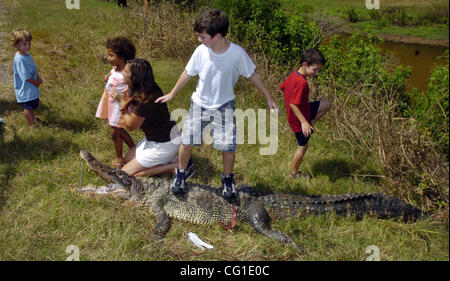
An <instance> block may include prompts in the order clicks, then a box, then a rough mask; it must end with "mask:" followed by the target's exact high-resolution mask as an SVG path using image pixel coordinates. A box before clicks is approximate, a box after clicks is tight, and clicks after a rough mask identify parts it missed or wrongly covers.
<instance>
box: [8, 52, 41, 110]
mask: <svg viewBox="0 0 450 281" xmlns="http://www.w3.org/2000/svg"><path fill="white" fill-rule="evenodd" d="M27 55H28V56H23V55H21V54H20V53H19V52H17V53H16V55H15V56H14V90H15V92H16V99H17V102H18V103H22V102H27V101H32V100H35V99H37V98H38V97H39V95H40V94H41V92H40V91H39V89H38V88H37V87H36V86H34V85H33V84H31V83H30V82H28V81H27V80H28V79H30V78H33V79H34V80H38V70H37V67H36V64H35V63H34V60H33V57H32V56H31V55H30V54H29V53H27Z"/></svg>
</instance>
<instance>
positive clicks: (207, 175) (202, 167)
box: [193, 157, 216, 183]
mask: <svg viewBox="0 0 450 281" xmlns="http://www.w3.org/2000/svg"><path fill="white" fill-rule="evenodd" d="M193 160H194V167H195V174H194V175H193V178H194V179H195V181H198V182H202V183H206V182H209V181H210V180H211V179H212V178H213V177H214V175H215V174H216V171H215V167H214V165H213V164H212V163H211V160H209V159H208V158H204V157H193Z"/></svg>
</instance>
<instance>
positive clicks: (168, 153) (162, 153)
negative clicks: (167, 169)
mask: <svg viewBox="0 0 450 281" xmlns="http://www.w3.org/2000/svg"><path fill="white" fill-rule="evenodd" d="M178 147H179V145H178V144H173V143H172V141H168V142H154V141H147V140H146V139H145V138H144V139H143V140H141V141H140V142H139V143H138V144H137V145H136V160H137V161H138V163H139V164H141V165H142V166H144V167H146V168H150V167H154V166H157V165H161V164H169V163H170V162H172V160H173V159H174V158H175V156H177V153H178Z"/></svg>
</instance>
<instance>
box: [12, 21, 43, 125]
mask: <svg viewBox="0 0 450 281" xmlns="http://www.w3.org/2000/svg"><path fill="white" fill-rule="evenodd" d="M31 39H32V36H31V34H30V33H29V32H28V31H26V30H24V29H16V30H14V31H13V32H11V40H12V42H13V46H14V47H15V48H16V49H17V53H16V55H15V56H14V91H15V92H16V99H17V103H18V104H21V105H22V106H23V114H24V116H25V119H26V120H27V122H28V125H29V126H30V127H34V125H35V121H36V115H35V112H34V111H35V110H36V108H37V107H38V105H39V96H40V94H41V92H40V91H39V86H40V85H41V84H42V79H41V78H40V77H39V74H38V69H37V67H36V64H35V63H34V60H33V57H32V56H31V55H30V53H28V51H29V50H30V49H31Z"/></svg>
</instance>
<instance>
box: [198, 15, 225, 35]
mask: <svg viewBox="0 0 450 281" xmlns="http://www.w3.org/2000/svg"><path fill="white" fill-rule="evenodd" d="M228 26H229V22H228V17H227V15H226V14H225V13H224V12H223V11H220V10H217V9H211V8H208V9H206V10H205V11H203V13H202V14H201V15H200V16H199V17H198V18H197V19H196V20H195V23H194V31H195V32H198V33H202V32H206V33H207V34H209V35H210V36H211V37H214V36H215V35H216V34H217V33H220V34H221V35H222V36H223V37H225V35H227V32H228Z"/></svg>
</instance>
